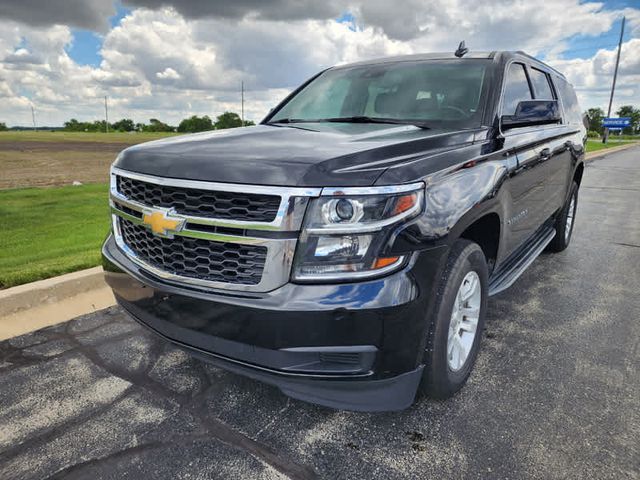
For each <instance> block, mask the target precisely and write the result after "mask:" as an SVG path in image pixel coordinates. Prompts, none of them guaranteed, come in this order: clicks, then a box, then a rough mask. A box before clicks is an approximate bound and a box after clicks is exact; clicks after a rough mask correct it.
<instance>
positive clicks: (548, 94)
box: [529, 68, 553, 100]
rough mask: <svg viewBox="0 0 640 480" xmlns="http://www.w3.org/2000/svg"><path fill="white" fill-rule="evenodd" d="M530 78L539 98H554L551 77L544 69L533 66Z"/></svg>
mask: <svg viewBox="0 0 640 480" xmlns="http://www.w3.org/2000/svg"><path fill="white" fill-rule="evenodd" d="M529 78H531V83H532V84H533V90H534V91H535V93H536V98H537V99H538V100H553V91H552V90H551V85H549V77H548V76H547V74H546V73H544V72H543V71H542V70H538V69H537V68H532V69H531V70H529Z"/></svg>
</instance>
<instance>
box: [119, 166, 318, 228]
mask: <svg viewBox="0 0 640 480" xmlns="http://www.w3.org/2000/svg"><path fill="white" fill-rule="evenodd" d="M116 176H122V177H127V178H131V179H133V180H140V181H143V182H147V183H152V184H155V185H163V186H170V187H178V188H193V189H198V190H211V191H219V192H233V193H257V194H263V195H272V196H279V197H280V206H279V207H278V212H277V214H276V217H275V218H274V219H273V220H272V221H271V222H258V221H246V220H229V219H225V218H219V219H218V218H209V217H198V216H191V215H185V214H179V216H182V217H185V218H187V219H188V222H189V223H197V224H200V225H212V226H218V227H229V228H241V229H247V230H270V231H297V230H300V227H301V226H302V220H303V217H304V212H305V210H306V205H307V202H308V199H309V198H310V197H318V196H319V195H320V193H321V191H322V188H313V187H310V188H306V187H277V186H265V185H247V184H237V183H218V182H205V181H200V180H183V179H178V178H168V177H156V176H152V175H146V174H141V173H134V172H130V171H128V170H122V169H121V168H117V167H111V184H110V195H111V198H112V200H114V201H118V202H120V203H121V204H123V205H125V206H127V207H129V208H131V209H133V210H137V211H141V210H140V209H141V208H143V207H146V208H149V207H156V206H157V205H143V204H141V203H138V202H135V201H132V200H129V199H128V198H127V197H125V196H124V195H122V194H120V192H118V189H117V183H116Z"/></svg>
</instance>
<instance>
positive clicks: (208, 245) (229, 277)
mask: <svg viewBox="0 0 640 480" xmlns="http://www.w3.org/2000/svg"><path fill="white" fill-rule="evenodd" d="M119 222H120V232H121V234H122V239H123V240H124V243H125V244H126V245H127V246H128V247H129V248H130V249H131V250H132V251H133V253H134V254H135V255H136V256H137V257H138V258H139V259H140V260H142V261H143V262H145V263H147V264H148V265H151V266H152V267H155V268H158V269H160V270H163V271H166V272H168V273H171V274H174V275H179V276H183V277H189V278H196V279H201V280H207V281H213V282H225V283H230V284H240V285H257V284H258V283H260V280H261V278H262V272H263V270H264V265H265V261H266V257H267V247H264V246H261V245H245V244H237V243H226V242H215V241H211V240H204V239H199V238H189V237H182V236H176V237H174V238H164V237H159V236H156V235H154V234H153V233H151V231H149V230H148V229H147V228H146V227H144V226H142V225H137V224H135V223H133V222H130V221H129V220H126V219H124V218H120V219H119Z"/></svg>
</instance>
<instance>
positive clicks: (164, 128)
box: [144, 118, 175, 132]
mask: <svg viewBox="0 0 640 480" xmlns="http://www.w3.org/2000/svg"><path fill="white" fill-rule="evenodd" d="M174 130H175V128H174V127H172V126H170V125H167V124H166V123H163V122H161V121H160V120H158V119H157V118H150V119H149V125H145V126H144V131H145V132H173V131H174Z"/></svg>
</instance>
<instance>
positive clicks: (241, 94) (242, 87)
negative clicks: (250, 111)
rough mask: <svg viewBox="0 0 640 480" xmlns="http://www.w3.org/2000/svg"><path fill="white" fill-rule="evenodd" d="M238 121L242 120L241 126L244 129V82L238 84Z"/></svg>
mask: <svg viewBox="0 0 640 480" xmlns="http://www.w3.org/2000/svg"><path fill="white" fill-rule="evenodd" d="M240 98H241V101H240V105H241V106H240V119H241V120H242V126H243V127H244V80H243V81H242V83H241V84H240Z"/></svg>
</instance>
